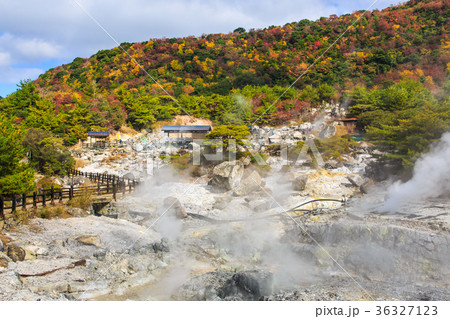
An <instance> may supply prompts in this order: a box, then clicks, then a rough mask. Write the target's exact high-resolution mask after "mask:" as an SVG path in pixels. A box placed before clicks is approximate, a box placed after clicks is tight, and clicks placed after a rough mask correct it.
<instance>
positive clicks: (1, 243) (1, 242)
mask: <svg viewBox="0 0 450 319" xmlns="http://www.w3.org/2000/svg"><path fill="white" fill-rule="evenodd" d="M4 250H5V246H4V245H3V241H2V240H1V239H0V251H4Z"/></svg>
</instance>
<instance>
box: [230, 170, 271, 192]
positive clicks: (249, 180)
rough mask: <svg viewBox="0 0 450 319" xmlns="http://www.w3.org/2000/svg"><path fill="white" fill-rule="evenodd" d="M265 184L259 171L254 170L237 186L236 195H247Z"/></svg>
mask: <svg viewBox="0 0 450 319" xmlns="http://www.w3.org/2000/svg"><path fill="white" fill-rule="evenodd" d="M263 186H264V181H263V180H262V178H261V176H260V175H259V174H258V172H257V171H253V172H252V173H251V174H250V175H248V176H247V177H246V178H244V179H242V180H241V182H240V184H239V185H238V186H237V187H236V189H235V191H234V195H236V196H246V195H249V194H251V193H253V192H256V191H259V190H261V188H262V187H263Z"/></svg>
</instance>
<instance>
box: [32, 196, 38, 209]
mask: <svg viewBox="0 0 450 319" xmlns="http://www.w3.org/2000/svg"><path fill="white" fill-rule="evenodd" d="M33 209H34V210H36V209H37V193H36V192H33Z"/></svg>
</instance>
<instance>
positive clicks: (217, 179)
mask: <svg viewBox="0 0 450 319" xmlns="http://www.w3.org/2000/svg"><path fill="white" fill-rule="evenodd" d="M243 174H244V167H243V166H242V165H239V164H238V163H236V162H234V163H233V162H223V163H221V164H219V165H217V166H215V167H214V170H213V177H212V179H211V182H210V183H211V186H213V187H214V188H216V189H218V190H223V191H229V190H231V189H234V188H235V187H236V186H237V185H238V184H239V182H240V181H241V178H242V175H243Z"/></svg>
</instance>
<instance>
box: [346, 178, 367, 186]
mask: <svg viewBox="0 0 450 319" xmlns="http://www.w3.org/2000/svg"><path fill="white" fill-rule="evenodd" d="M347 179H348V181H349V182H350V183H352V185H353V186H355V187H360V186H361V185H362V184H364V179H363V178H362V177H361V176H359V175H348V176H347Z"/></svg>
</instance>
